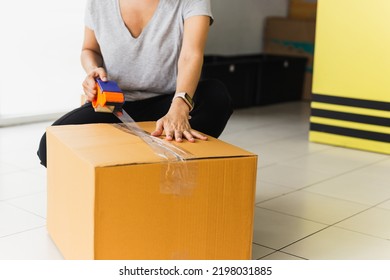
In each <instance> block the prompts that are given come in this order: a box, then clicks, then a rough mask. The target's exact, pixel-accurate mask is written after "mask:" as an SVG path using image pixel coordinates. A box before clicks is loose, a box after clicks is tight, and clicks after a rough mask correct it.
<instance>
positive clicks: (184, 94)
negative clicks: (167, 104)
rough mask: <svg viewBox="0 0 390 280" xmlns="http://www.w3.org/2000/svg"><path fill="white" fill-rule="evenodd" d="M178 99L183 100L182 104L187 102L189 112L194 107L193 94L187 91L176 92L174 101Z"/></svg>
mask: <svg viewBox="0 0 390 280" xmlns="http://www.w3.org/2000/svg"><path fill="white" fill-rule="evenodd" d="M176 100H181V104H183V103H184V104H186V105H187V107H188V110H189V112H191V111H192V109H194V101H193V100H192V98H191V96H190V95H189V94H188V93H187V92H176V93H175V95H174V97H173V99H172V102H174V101H176Z"/></svg>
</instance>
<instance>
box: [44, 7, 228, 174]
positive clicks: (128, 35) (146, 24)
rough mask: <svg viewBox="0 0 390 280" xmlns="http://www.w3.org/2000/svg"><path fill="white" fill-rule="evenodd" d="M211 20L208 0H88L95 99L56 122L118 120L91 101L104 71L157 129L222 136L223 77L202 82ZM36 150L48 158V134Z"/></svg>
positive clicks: (89, 83) (87, 62)
mask: <svg viewBox="0 0 390 280" xmlns="http://www.w3.org/2000/svg"><path fill="white" fill-rule="evenodd" d="M212 22H213V18H212V15H211V11H210V0H105V1H102V0H88V3H87V8H86V14H85V33H84V43H83V47H82V52H81V63H82V66H83V68H84V70H85V71H86V73H87V76H86V78H85V80H84V82H83V89H84V93H85V95H86V97H87V100H88V101H89V102H88V103H86V104H85V105H83V106H82V107H80V108H77V109H75V110H73V111H72V112H70V113H68V114H66V115H65V116H63V117H62V118H60V119H59V120H57V121H56V122H54V124H53V125H67V124H87V123H117V122H119V120H118V119H117V118H116V116H115V115H113V114H107V113H97V112H95V111H94V109H93V108H92V106H91V103H90V101H92V100H93V99H94V98H95V96H96V93H97V91H96V83H95V79H97V78H100V79H102V80H103V81H105V80H114V81H116V82H117V83H118V85H119V87H120V88H121V89H122V90H123V92H124V94H125V101H126V102H125V104H124V105H123V109H124V110H125V111H126V112H127V113H129V114H130V116H132V118H133V119H134V120H135V121H157V122H156V128H155V131H153V132H152V135H153V136H160V135H162V134H163V132H165V138H166V140H168V141H171V140H175V141H177V142H181V141H183V139H186V140H187V141H189V142H195V139H200V140H206V139H207V137H206V136H204V135H203V134H201V133H199V132H197V131H201V132H202V133H205V134H208V135H211V136H214V137H218V136H219V135H220V134H221V133H222V131H223V129H224V127H225V125H226V123H227V121H228V119H229V117H230V115H231V113H232V109H231V104H230V98H229V96H228V94H227V92H226V89H225V88H224V86H223V85H222V84H221V83H219V82H217V81H201V82H199V78H200V73H201V69H202V64H203V55H204V48H205V44H206V39H207V34H208V30H209V26H210V25H211V24H212ZM192 99H193V101H194V104H195V105H194V106H193V104H192ZM196 130H197V131H196ZM38 156H39V157H40V159H41V164H43V165H44V166H46V135H44V136H43V137H42V140H41V143H40V148H39V150H38Z"/></svg>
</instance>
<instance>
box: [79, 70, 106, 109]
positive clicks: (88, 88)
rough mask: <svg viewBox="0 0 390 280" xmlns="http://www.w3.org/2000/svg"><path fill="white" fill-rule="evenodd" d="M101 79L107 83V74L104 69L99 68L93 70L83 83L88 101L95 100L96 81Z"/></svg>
mask: <svg viewBox="0 0 390 280" xmlns="http://www.w3.org/2000/svg"><path fill="white" fill-rule="evenodd" d="M97 78H100V79H101V80H102V81H104V82H105V81H107V73H106V70H105V69H104V68H103V67H97V68H95V69H93V70H91V71H90V72H89V73H88V74H87V77H86V78H85V79H84V82H83V90H84V94H85V95H86V96H87V100H88V101H89V102H92V100H94V99H95V97H96V94H97V90H96V79H97Z"/></svg>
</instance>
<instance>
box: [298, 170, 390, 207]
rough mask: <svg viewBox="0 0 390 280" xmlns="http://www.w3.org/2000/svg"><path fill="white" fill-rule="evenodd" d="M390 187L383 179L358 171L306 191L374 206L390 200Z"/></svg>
mask: <svg viewBox="0 0 390 280" xmlns="http://www.w3.org/2000/svg"><path fill="white" fill-rule="evenodd" d="M389 186H390V185H389V184H388V183H387V182H385V181H384V180H382V179H381V178H377V177H375V176H373V175H372V174H366V173H361V172H360V171H359V170H357V171H354V172H350V173H347V174H344V175H341V176H338V177H335V178H332V179H329V180H327V181H324V182H320V183H317V184H315V185H313V186H310V187H309V188H307V189H305V190H306V191H309V192H313V193H317V194H321V195H325V196H330V197H335V198H339V199H343V200H347V201H353V202H357V203H361V204H366V205H371V206H374V205H376V204H378V203H381V202H383V201H385V200H387V199H389V198H390V187H389Z"/></svg>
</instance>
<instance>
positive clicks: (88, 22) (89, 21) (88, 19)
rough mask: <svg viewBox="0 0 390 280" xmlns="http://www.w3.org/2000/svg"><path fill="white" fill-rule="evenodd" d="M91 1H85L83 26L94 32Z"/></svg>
mask: <svg viewBox="0 0 390 280" xmlns="http://www.w3.org/2000/svg"><path fill="white" fill-rule="evenodd" d="M93 2H94V1H93V0H87V5H86V7H85V13H84V25H85V26H86V27H88V28H89V29H92V30H94V24H93V16H92V14H93Z"/></svg>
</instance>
